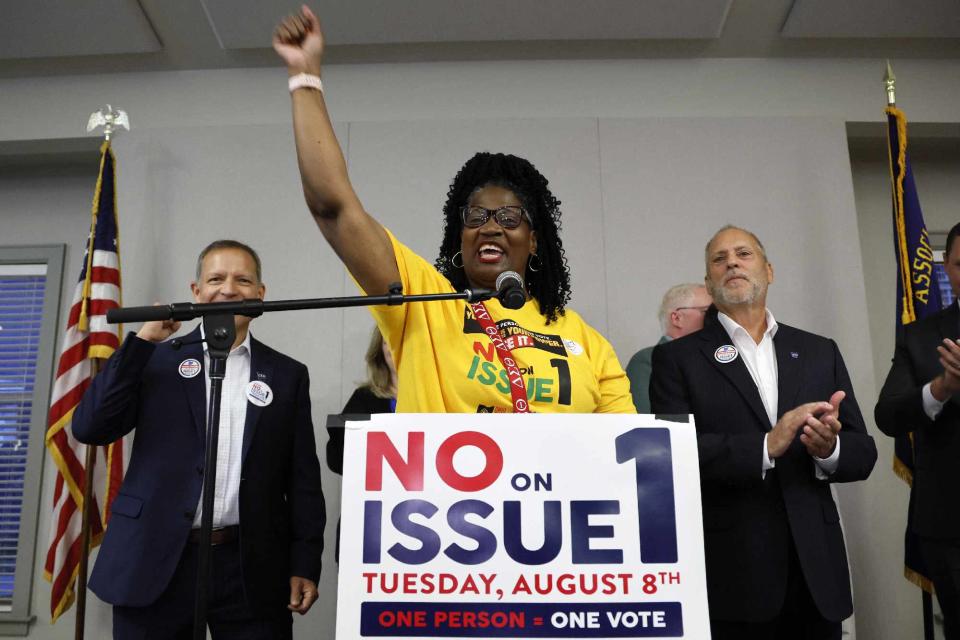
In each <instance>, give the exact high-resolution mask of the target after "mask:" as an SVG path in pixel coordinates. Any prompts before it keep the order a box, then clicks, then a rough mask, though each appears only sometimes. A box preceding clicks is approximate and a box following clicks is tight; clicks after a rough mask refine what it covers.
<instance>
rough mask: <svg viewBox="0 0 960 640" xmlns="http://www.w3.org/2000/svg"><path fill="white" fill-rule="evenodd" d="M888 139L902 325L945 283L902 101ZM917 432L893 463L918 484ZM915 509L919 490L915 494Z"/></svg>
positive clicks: (933, 302) (918, 561) (923, 310)
mask: <svg viewBox="0 0 960 640" xmlns="http://www.w3.org/2000/svg"><path fill="white" fill-rule="evenodd" d="M886 113H887V140H888V142H889V143H890V180H891V187H892V192H893V239H894V244H895V247H896V255H897V331H898V332H899V331H901V330H902V328H903V326H904V325H907V324H910V323H911V322H913V321H914V320H919V319H921V318H925V317H927V316H929V315H932V314H934V313H937V312H938V311H940V310H941V309H943V304H942V302H941V300H940V289H939V287H938V286H937V279H936V276H935V275H934V273H933V250H932V248H931V247H930V238H929V236H928V235H927V226H926V224H924V222H923V213H921V211H920V198H919V197H918V196H917V187H916V184H914V181H913V171H912V170H911V168H910V158H909V156H908V155H907V118H906V116H905V115H904V114H903V112H902V111H900V110H899V109H897V108H896V107H887V110H886ZM913 468H914V460H913V434H912V433H911V434H910V435H908V436H901V437H898V438H897V439H896V440H895V442H894V458H893V469H894V471H895V472H896V474H897V475H898V476H900V477H901V478H902V479H903V480H904V481H905V482H906V483H907V484H909V485H910V486H911V492H912V487H913ZM910 505H911V507H910V509H911V510H912V505H913V496H912V494H911V499H910ZM911 515H912V514H909V515H908V517H907V531H906V533H905V536H904V569H903V571H904V575H905V576H906V578H907V579H908V580H910V581H911V582H913V583H914V584H916V585H917V586H919V587H920V588H922V589H923V590H924V591H927V592H928V593H930V592H932V591H933V584H932V583H931V582H930V579H929V578H927V572H926V567H925V566H924V563H923V560H922V558H921V556H920V550H919V547H918V545H917V539H916V534H915V533H914V532H913V529H912V527H911V526H910V522H911V520H912V517H911Z"/></svg>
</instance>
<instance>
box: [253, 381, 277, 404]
mask: <svg viewBox="0 0 960 640" xmlns="http://www.w3.org/2000/svg"><path fill="white" fill-rule="evenodd" d="M247 400H249V401H250V402H251V403H252V404H255V405H257V406H258V407H265V406H267V405H268V404H270V403H271V402H273V389H271V388H270V385H268V384H267V383H266V382H262V381H260V380H251V381H250V382H249V383H247Z"/></svg>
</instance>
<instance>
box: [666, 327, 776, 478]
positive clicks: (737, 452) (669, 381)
mask: <svg viewBox="0 0 960 640" xmlns="http://www.w3.org/2000/svg"><path fill="white" fill-rule="evenodd" d="M676 344H677V343H675V342H674V343H668V344H665V345H658V346H657V347H656V348H655V349H654V350H653V375H652V377H651V378H650V404H651V407H652V409H653V412H654V413H657V414H688V413H693V408H692V406H691V402H690V391H689V389H688V387H687V385H688V384H690V383H691V381H690V380H687V379H686V378H685V376H684V375H683V372H682V371H681V369H680V366H679V363H678V361H677V359H676V358H675V357H672V356H673V355H674V354H673V351H675V347H673V346H672V345H676ZM763 436H764V434H763V432H761V431H759V430H757V431H756V432H747V433H702V432H700V431H698V432H697V451H698V453H699V456H700V478H701V481H702V482H704V483H706V482H710V483H721V484H726V485H730V486H737V487H746V486H751V485H755V484H757V485H758V484H760V483H761V482H762V481H763V477H762V472H763V457H762V456H763Z"/></svg>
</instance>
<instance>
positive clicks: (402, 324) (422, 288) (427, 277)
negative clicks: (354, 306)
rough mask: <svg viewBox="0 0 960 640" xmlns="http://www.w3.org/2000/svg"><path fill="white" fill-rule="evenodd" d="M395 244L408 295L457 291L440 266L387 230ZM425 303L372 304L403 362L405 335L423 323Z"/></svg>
mask: <svg viewBox="0 0 960 640" xmlns="http://www.w3.org/2000/svg"><path fill="white" fill-rule="evenodd" d="M386 231H387V235H388V236H389V237H390V243H391V245H392V246H393V255H394V257H395V258H396V261H397V270H398V271H399V272H400V284H401V285H403V293H404V295H415V294H419V293H447V292H453V291H454V289H453V286H452V285H451V284H450V281H449V280H447V279H446V278H445V277H444V276H443V275H441V274H440V272H439V271H437V269H436V268H435V267H434V266H433V265H432V264H430V263H429V262H427V261H426V260H424V259H423V258H421V257H420V256H419V255H417V254H416V253H415V252H414V251H413V250H412V249H410V248H409V247H407V246H406V245H404V244H403V243H402V242H400V241H399V240H397V238H396V237H395V236H394V235H393V233H391V232H390V230H389V229H387V230H386ZM423 305H424V303H419V302H415V303H411V304H401V305H396V306H390V305H379V306H375V307H369V309H370V313H371V315H373V319H374V320H375V321H376V323H377V326H379V327H380V333H382V334H383V337H384V339H385V340H386V341H387V345H388V346H389V347H390V351H391V353H392V354H393V357H394V359H395V360H396V361H397V362H398V363H399V361H400V359H401V358H402V357H403V336H404V333H405V332H406V331H408V330H410V328H411V326H412V325H416V324H419V322H420V321H422V320H424V319H425V309H424V308H423Z"/></svg>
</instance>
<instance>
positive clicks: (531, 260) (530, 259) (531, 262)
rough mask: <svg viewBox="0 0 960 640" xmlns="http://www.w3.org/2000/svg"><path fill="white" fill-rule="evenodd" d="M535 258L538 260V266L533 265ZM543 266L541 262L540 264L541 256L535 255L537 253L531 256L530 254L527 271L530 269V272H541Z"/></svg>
mask: <svg viewBox="0 0 960 640" xmlns="http://www.w3.org/2000/svg"><path fill="white" fill-rule="evenodd" d="M534 258H536V259H537V263H536V266H534V263H533V259H534ZM541 266H542V264H541V262H540V256H538V255H537V254H535V253H531V254H530V257H529V258H527V269H530V271H533V272H534V273H536V272H537V271H540V267H541Z"/></svg>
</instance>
